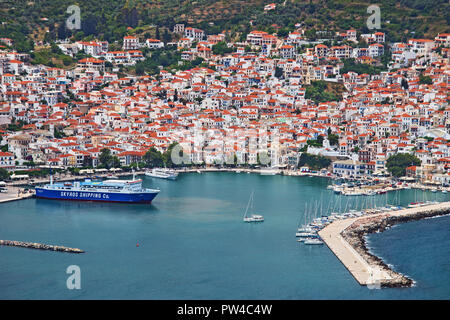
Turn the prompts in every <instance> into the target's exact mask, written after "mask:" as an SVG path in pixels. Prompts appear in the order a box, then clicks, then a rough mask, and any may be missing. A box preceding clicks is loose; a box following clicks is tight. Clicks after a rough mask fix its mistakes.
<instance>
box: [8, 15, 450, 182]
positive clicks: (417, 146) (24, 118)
mask: <svg viewBox="0 0 450 320" xmlns="http://www.w3.org/2000/svg"><path fill="white" fill-rule="evenodd" d="M267 10H270V8H269V7H268V8H267ZM296 27H297V29H296V30H295V31H293V32H290V33H289V34H288V35H287V36H284V37H282V36H278V35H277V34H269V33H266V32H263V31H251V32H250V33H248V34H247V35H246V40H245V41H244V42H234V41H231V40H230V39H229V38H228V36H227V34H226V31H224V33H220V34H211V35H207V34H205V32H204V31H203V30H200V29H197V28H192V27H187V26H185V25H183V24H180V25H176V26H175V27H174V30H173V31H174V32H175V33H178V34H180V39H179V40H178V41H177V42H172V43H164V42H163V41H161V40H158V39H140V38H139V37H137V36H132V35H129V36H125V37H124V38H123V43H122V50H120V51H110V49H109V47H110V44H108V42H106V41H96V40H93V41H73V40H69V39H67V40H66V41H61V42H60V43H58V48H59V49H60V50H61V51H62V52H63V53H64V54H65V55H68V56H71V57H75V56H76V55H77V53H79V52H83V53H84V54H86V55H87V57H85V58H83V59H79V60H78V61H77V65H76V66H75V67H74V68H67V69H63V68H56V67H49V66H44V65H40V64H33V63H31V62H30V55H29V54H24V53H18V52H14V51H12V50H11V49H9V46H10V45H11V41H12V40H11V39H8V38H2V39H0V43H1V44H2V46H1V47H0V135H1V141H0V147H1V151H0V167H1V168H4V169H6V170H8V171H10V172H14V171H16V170H18V169H21V170H23V169H24V168H32V167H36V166H37V167H39V166H47V167H48V166H52V167H55V168H98V167H99V166H101V165H102V163H101V161H100V159H99V157H100V154H101V152H102V150H103V149H108V150H110V152H111V154H112V155H113V156H115V157H117V158H118V159H119V161H120V166H133V165H136V164H139V163H143V162H144V156H145V154H146V153H147V152H148V151H149V150H150V149H151V148H155V149H156V150H157V151H159V152H161V153H164V152H166V151H167V150H168V149H169V147H170V146H173V145H174V144H175V143H176V144H177V145H178V146H179V148H176V151H177V155H176V156H175V157H172V160H173V159H175V158H177V157H178V158H177V159H178V160H180V162H179V163H176V161H174V163H175V164H177V165H180V166H190V165H197V166H200V165H201V166H219V167H220V166H224V165H235V166H243V167H245V166H249V165H260V166H265V167H270V168H274V167H276V168H286V169H290V170H302V171H308V170H310V169H312V168H308V166H307V165H306V166H304V165H303V166H302V165H299V161H300V158H301V155H302V154H304V153H306V154H310V155H315V156H317V157H326V158H328V159H330V160H331V161H332V164H331V165H330V166H329V167H328V168H326V169H327V170H329V171H330V173H332V174H333V175H335V176H339V177H352V178H359V177H363V176H364V177H368V176H378V175H381V176H382V175H387V174H388V172H387V170H386V161H387V160H388V159H389V157H391V156H392V155H396V154H399V153H408V154H411V155H414V156H415V157H417V158H418V159H419V160H420V165H411V166H409V167H408V168H407V170H406V175H407V176H408V177H411V178H414V179H420V180H421V181H431V182H436V183H439V184H448V183H450V134H449V129H450V107H449V105H448V99H449V97H448V86H449V76H450V69H449V67H448V66H449V64H448V62H449V52H450V48H449V45H450V34H438V35H436V37H435V38H434V39H414V38H411V39H408V40H407V41H406V42H404V43H390V42H389V39H388V38H387V37H386V36H385V34H384V33H383V32H374V33H371V34H360V33H359V32H357V31H356V30H346V31H343V32H340V33H338V34H334V35H326V36H327V37H328V38H327V39H322V40H316V41H311V40H309V39H308V37H307V36H306V35H305V30H304V29H302V27H301V26H300V25H299V26H296ZM330 39H332V41H329V40H330ZM218 45H223V47H224V48H225V50H223V51H225V52H223V53H216V52H215V51H217V50H215V48H217V46H218ZM167 48H171V49H170V50H174V51H177V52H180V53H181V60H180V61H178V64H179V65H183V64H184V63H188V62H192V61H195V60H196V59H200V61H201V64H198V65H196V66H195V67H192V68H189V69H185V70H183V69H182V68H180V69H169V70H167V68H166V69H165V68H162V67H161V68H159V69H160V70H159V72H158V73H157V74H154V75H151V74H145V73H144V74H143V75H137V74H132V73H130V74H126V73H125V74H124V73H123V72H121V71H120V70H121V69H122V68H123V67H124V66H134V65H136V64H137V63H139V62H140V61H143V60H145V59H146V54H145V52H144V51H148V52H149V53H148V54H150V55H151V54H152V50H164V49H167ZM144 49H145V50H144ZM386 56H388V57H389V58H390V59H389V61H387V62H386V63H387V66H386V71H380V72H371V73H370V74H369V73H357V72H355V71H347V70H346V63H344V62H345V61H346V60H348V59H352V61H354V63H355V65H356V66H357V67H358V66H362V67H363V68H366V69H368V68H369V67H370V68H373V69H374V70H376V68H377V67H380V68H381V66H382V63H383V61H382V60H383V59H384V58H385V57H386ZM316 83H322V84H323V85H324V86H325V87H320V88H319V89H318V91H319V94H323V92H322V91H324V88H325V89H326V91H327V92H330V90H332V93H331V94H329V95H326V96H325V98H323V97H322V98H321V99H315V97H314V96H311V94H310V93H311V92H310V89H309V88H313V87H314V85H315V84H316ZM330 88H332V89H330ZM333 88H337V89H335V91H333ZM339 88H340V89H339ZM327 97H333V99H330V101H326V100H327V99H326V98H327ZM324 100H325V101H324Z"/></svg>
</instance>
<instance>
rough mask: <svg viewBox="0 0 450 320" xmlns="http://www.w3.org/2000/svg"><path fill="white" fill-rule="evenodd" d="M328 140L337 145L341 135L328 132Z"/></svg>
mask: <svg viewBox="0 0 450 320" xmlns="http://www.w3.org/2000/svg"><path fill="white" fill-rule="evenodd" d="M328 141H329V142H330V145H332V146H335V145H337V144H338V142H339V136H338V135H337V134H333V133H330V134H328Z"/></svg>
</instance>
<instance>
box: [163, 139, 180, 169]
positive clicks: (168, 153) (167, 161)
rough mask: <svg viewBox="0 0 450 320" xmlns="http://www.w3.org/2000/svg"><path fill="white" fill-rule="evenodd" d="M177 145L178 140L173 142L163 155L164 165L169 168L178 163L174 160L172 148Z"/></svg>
mask: <svg viewBox="0 0 450 320" xmlns="http://www.w3.org/2000/svg"><path fill="white" fill-rule="evenodd" d="M176 145H178V142H174V143H172V144H171V145H170V146H169V148H167V150H166V152H164V153H163V155H162V159H163V162H164V165H165V166H166V167H168V168H173V167H175V166H176V164H175V163H173V162H172V150H173V148H175V146H176Z"/></svg>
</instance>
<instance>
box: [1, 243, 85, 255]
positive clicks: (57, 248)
mask: <svg viewBox="0 0 450 320" xmlns="http://www.w3.org/2000/svg"><path fill="white" fill-rule="evenodd" d="M0 245H2V246H10V247H22V248H30V249H39V250H51V251H61V252H69V253H84V251H83V250H81V249H78V248H69V247H63V246H53V245H49V244H43V243H36V242H23V241H12V240H0Z"/></svg>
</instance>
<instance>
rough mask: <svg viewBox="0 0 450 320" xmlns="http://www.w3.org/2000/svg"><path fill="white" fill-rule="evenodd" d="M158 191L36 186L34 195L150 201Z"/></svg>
mask: <svg viewBox="0 0 450 320" xmlns="http://www.w3.org/2000/svg"><path fill="white" fill-rule="evenodd" d="M157 194H158V192H139V193H119V192H100V191H78V190H73V191H71V190H49V189H45V188H39V187H37V188H36V197H37V198H43V199H55V200H77V201H97V202H122V203H151V202H152V200H153V199H154V198H155V197H156V195H157Z"/></svg>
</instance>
